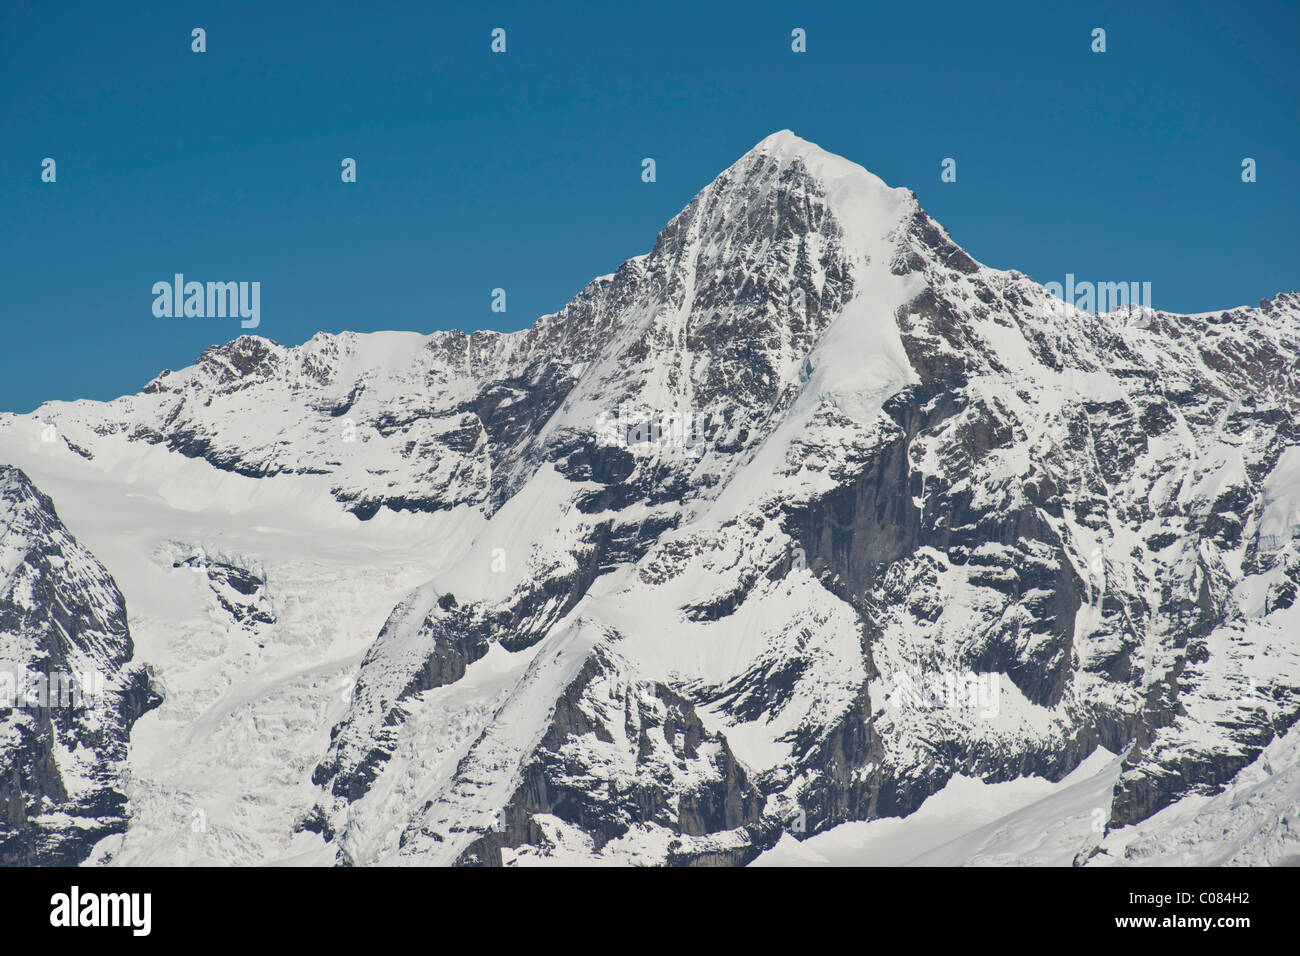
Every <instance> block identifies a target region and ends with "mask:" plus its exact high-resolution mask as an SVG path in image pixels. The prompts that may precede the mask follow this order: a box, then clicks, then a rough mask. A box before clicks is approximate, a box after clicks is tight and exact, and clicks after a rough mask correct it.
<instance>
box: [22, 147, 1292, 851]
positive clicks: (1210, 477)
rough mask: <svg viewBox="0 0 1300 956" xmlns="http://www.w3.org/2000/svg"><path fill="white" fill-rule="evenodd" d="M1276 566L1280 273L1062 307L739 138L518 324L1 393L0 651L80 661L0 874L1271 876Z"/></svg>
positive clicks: (1286, 397)
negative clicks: (691, 192) (1129, 301)
mask: <svg viewBox="0 0 1300 956" xmlns="http://www.w3.org/2000/svg"><path fill="white" fill-rule="evenodd" d="M1263 291H1264V290H1261V294H1263ZM269 319H270V317H269V316H268V320H269ZM164 321H167V320H164ZM171 321H176V320H171ZM269 324H271V322H270V321H268V325H269ZM1298 588H1300V295H1297V294H1296V293H1295V292H1287V293H1282V294H1278V295H1275V296H1274V297H1273V298H1271V299H1266V300H1263V301H1261V302H1260V303H1259V305H1258V307H1241V308H1235V309H1231V310H1228V311H1223V312H1210V313H1203V314H1197V315H1174V314H1169V313H1166V312H1161V311H1158V310H1155V309H1152V308H1150V307H1149V306H1148V305H1133V306H1130V307H1127V308H1123V309H1119V310H1116V311H1113V312H1102V313H1092V312H1088V311H1083V310H1080V309H1077V308H1075V307H1074V306H1073V305H1071V304H1065V303H1062V302H1061V300H1060V299H1058V298H1056V297H1055V296H1053V295H1052V294H1051V292H1050V291H1049V290H1048V289H1046V288H1045V287H1044V285H1042V284H1040V283H1039V282H1037V281H1034V280H1033V279H1031V278H1029V277H1028V276H1025V275H1022V274H1020V273H1018V272H1015V271H1001V270H996V269H991V268H988V267H986V266H983V265H981V264H980V263H979V262H977V261H976V260H975V259H973V258H972V257H971V256H970V255H968V254H967V253H966V252H965V251H963V250H962V249H961V248H960V247H959V246H958V245H956V243H955V242H954V241H953V240H952V239H951V238H950V237H949V235H948V233H947V232H946V231H945V230H944V228H943V227H942V226H940V225H939V224H938V223H936V222H935V221H934V220H933V219H931V218H930V217H929V216H928V215H927V214H926V212H925V211H924V210H923V209H922V208H921V207H920V205H919V204H918V202H917V200H916V197H915V196H914V194H912V193H911V192H909V191H908V190H906V189H899V188H891V187H889V186H887V185H885V183H883V182H882V181H881V180H879V179H878V178H876V177H875V176H873V175H872V174H871V173H869V172H867V171H866V170H865V169H863V168H862V167H860V166H858V165H856V164H854V163H851V162H849V161H847V160H844V159H841V158H839V157H837V156H834V155H831V154H829V153H827V152H825V151H823V150H822V149H820V148H819V147H817V146H815V145H813V144H811V143H809V142H806V141H804V140H802V139H800V138H798V137H797V136H795V135H793V134H792V133H790V132H788V131H782V132H778V133H775V134H773V135H771V136H769V137H767V138H766V139H764V140H762V142H760V143H759V144H758V145H757V146H755V147H754V148H753V149H752V150H750V151H749V152H748V153H746V154H745V155H744V156H743V157H742V158H741V159H740V160H739V161H737V162H736V163H735V164H734V165H733V166H731V167H730V168H729V169H727V170H726V171H724V172H723V173H722V174H721V175H720V176H718V177H717V178H716V179H715V180H714V181H713V182H712V183H710V184H709V185H708V186H706V187H705V188H704V189H703V190H702V191H701V192H700V193H699V194H698V195H696V196H695V198H694V199H692V200H691V202H690V203H689V204H688V205H687V206H686V208H685V209H683V210H682V211H681V212H680V213H679V214H678V215H677V216H676V217H675V218H673V219H672V221H671V222H669V223H668V224H667V226H666V227H665V228H664V229H663V231H662V232H661V233H660V234H659V236H658V237H657V239H656V240H655V242H654V246H653V248H652V249H651V251H650V252H649V253H647V254H645V255H642V256H638V257H635V258H632V259H629V260H628V261H626V262H624V263H623V264H622V265H621V266H620V267H619V269H618V270H617V271H616V272H614V273H613V274H611V275H606V276H602V277H600V278H597V279H594V280H593V281H592V282H591V283H589V284H588V285H587V287H586V288H585V289H583V290H582V291H581V292H580V293H579V294H578V295H577V296H576V297H575V298H574V299H573V300H572V301H571V302H569V303H568V304H567V305H566V306H565V307H564V308H563V309H561V310H560V311H559V312H557V313H555V314H552V315H546V316H543V317H541V318H540V319H538V320H537V321H536V323H535V324H534V325H532V326H531V327H530V328H528V329H525V330H523V331H519V332H513V333H499V332H474V333H471V334H467V333H464V332H459V331H439V332H434V333H432V334H428V335H425V334H418V333H414V332H379V333H369V334H355V333H342V334H339V335H330V334H325V333H320V334H318V335H316V336H315V337H314V338H312V339H311V340H310V341H308V342H306V343H304V344H303V345H300V346H296V347H285V346H282V345H279V344H277V343H275V342H274V341H271V340H269V339H267V338H263V337H261V336H256V335H244V336H241V337H239V338H237V339H235V340H234V341H232V342H230V343H228V344H226V345H221V346H214V347H212V348H209V349H207V350H206V351H205V352H204V353H203V354H202V355H201V356H199V358H198V359H197V361H196V362H195V364H193V365H192V366H190V367H188V368H185V369H181V370H179V371H170V370H169V371H164V372H162V373H161V374H160V375H158V377H156V378H155V379H154V380H153V381H151V382H149V383H148V384H147V385H145V386H144V388H143V389H142V390H141V391H140V392H139V393H138V394H135V395H129V396H125V397H122V398H119V399H116V400H114V401H110V402H96V401H76V402H49V403H47V404H45V405H42V406H41V407H40V408H38V409H37V410H36V411H35V412H33V413H31V414H30V415H14V414H4V415H3V416H0V669H3V670H6V671H7V672H10V673H15V674H16V673H39V674H51V675H52V674H55V673H63V672H72V673H84V672H89V671H95V672H97V673H100V674H102V675H103V686H102V689H101V692H100V693H98V694H97V695H95V697H94V699H93V700H92V701H89V702H83V705H82V706H78V707H70V706H62V705H60V703H59V702H58V701H56V700H54V699H53V698H50V699H44V700H37V701H35V702H34V703H32V702H24V701H22V700H14V701H12V703H13V706H9V707H7V708H4V707H0V811H2V812H0V862H4V863H6V864H79V863H87V864H111V865H140V864H192V863H200V864H205V863H206V864H234V865H254V864H267V863H293V864H306V865H374V864H384V865H393V864H397V865H503V864H505V865H516V866H522V865H539V864H541V865H544V864H548V863H551V864H554V863H563V864H574V863H578V864H599V863H605V864H638V865H745V864H750V863H754V862H758V863H760V864H762V863H781V862H800V861H802V862H818V861H845V860H848V861H852V862H858V863H872V862H921V863H924V862H959V863H979V862H984V863H1029V864H1055V865H1071V864H1074V865H1089V866H1096V865H1116V864H1142V863H1189V862H1197V863H1211V864H1287V863H1292V864H1293V863H1296V862H1297V861H1300V822H1298V821H1300V728H1296V727H1295V726H1294V725H1295V723H1296V721H1297V718H1300V607H1298V606H1297V604H1296V597H1297V589H1298ZM967 685H969V687H970V688H971V689H972V694H971V695H966V694H965V693H964V691H965V689H966V688H967ZM927 686H930V687H944V686H947V687H948V688H949V689H953V688H955V689H956V691H957V692H956V693H948V694H943V693H940V694H931V693H924V692H923V689H924V688H925V687H927ZM976 687H977V689H978V693H975V692H974V690H975V689H976ZM968 696H969V697H970V698H978V699H976V700H975V701H974V703H975V706H969V704H970V703H971V701H970V700H968ZM0 703H3V702H0ZM963 800H966V801H968V802H969V805H970V807H971V808H972V809H971V812H970V814H969V815H968V817H967V825H966V826H964V827H962V828H959V829H958V830H957V831H951V830H944V829H943V828H942V827H936V826H933V825H926V824H925V823H924V821H925V820H926V819H927V817H926V814H927V810H926V809H925V808H926V807H934V806H938V805H940V804H943V805H946V806H948V807H949V808H950V809H951V808H952V807H954V806H958V807H960V806H961V805H962V801H963ZM927 801H932V802H929V803H927ZM935 801H937V803H936V802H935ZM976 807H978V808H980V809H979V810H978V812H977V811H976V809H975V808H976ZM989 807H992V808H993V810H989ZM981 814H983V815H981ZM882 820H893V821H894V822H895V824H896V825H897V826H901V827H907V826H914V827H915V829H914V830H912V831H899V832H905V833H906V832H911V833H913V834H914V839H913V840H912V842H911V843H910V844H909V845H910V849H909V850H908V851H907V852H906V853H903V854H902V855H901V856H899V855H898V853H897V848H895V851H894V856H887V855H885V854H884V851H883V850H882V849H880V847H881V844H879V843H878V842H877V843H873V842H872V835H873V834H877V833H878V832H880V831H879V825H880V822H881V821H882ZM909 821H912V823H909ZM949 823H951V821H949ZM873 827H875V828H876V829H872V828H873ZM873 847H875V848H876V849H873ZM877 851H879V852H877Z"/></svg>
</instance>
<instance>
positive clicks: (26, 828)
mask: <svg viewBox="0 0 1300 956" xmlns="http://www.w3.org/2000/svg"><path fill="white" fill-rule="evenodd" d="M130 659H131V636H130V633H129V632H128V629H127V621H126V608H125V606H124V604H123V601H122V595H121V594H120V593H119V591H118V589H117V585H116V584H115V583H114V582H113V579H112V578H111V577H110V576H109V575H108V572H107V571H105V570H104V568H103V566H101V565H100V564H99V562H98V561H96V560H95V558H94V556H93V555H91V554H90V552H88V551H87V550H86V549H85V548H84V547H82V546H81V545H80V544H78V543H77V541H76V540H75V539H74V538H73V537H72V536H71V535H70V534H69V533H68V531H67V529H66V528H64V526H63V524H62V522H60V521H59V517H58V515H57V514H56V513H55V510H54V503H53V502H52V501H51V500H50V499H49V498H48V497H46V496H45V495H43V494H42V493H41V492H40V491H39V490H37V489H36V487H35V486H34V485H32V483H31V482H30V481H29V480H28V478H27V476H26V475H25V474H23V473H22V472H21V471H19V470H18V469H16V468H11V467H8V466H0V863H3V864H5V865H24V866H27V865H58V866H71V865H75V864H77V863H79V862H81V861H82V860H83V859H85V857H86V856H87V854H89V852H90V850H91V848H92V847H93V846H94V844H95V842H96V841H97V840H99V839H101V838H103V837H104V836H107V835H109V834H111V833H119V832H121V831H123V830H124V829H125V828H126V823H127V819H126V798H125V797H124V796H123V794H122V792H121V791H120V789H119V788H118V783H117V774H118V771H119V766H118V765H119V763H120V762H121V761H122V760H124V758H125V757H126V748H127V737H128V734H129V733H130V729H131V725H132V724H133V723H134V722H135V720H136V719H137V718H138V717H139V716H140V715H141V714H143V713H144V712H145V711H147V710H148V709H149V708H150V707H152V706H154V705H155V704H156V703H157V702H158V697H157V695H156V692H155V691H154V689H153V687H152V686H151V683H150V680H149V676H148V674H147V673H146V672H145V671H144V670H141V669H132V668H130V667H128V663H129V661H130Z"/></svg>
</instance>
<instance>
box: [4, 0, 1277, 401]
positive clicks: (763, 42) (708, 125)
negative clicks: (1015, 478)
mask: <svg viewBox="0 0 1300 956" xmlns="http://www.w3.org/2000/svg"><path fill="white" fill-rule="evenodd" d="M196 26H201V27H203V28H205V29H206V31H207V52H206V53H204V54H196V53H192V52H191V50H190V42H191V41H190V31H191V29H192V28H193V27H196ZM493 27H504V28H505V29H506V31H507V52H506V53H505V54H504V55H493V54H492V53H491V52H490V50H489V44H490V35H489V34H490V31H491V30H492V28H493ZM795 27H802V28H804V29H805V30H806V31H807V37H808V40H807V43H808V52H807V53H805V54H795V53H793V52H791V50H790V31H791V30H792V29H793V28H795ZM1094 27H1103V28H1105V29H1106V31H1107V52H1106V53H1104V54H1094V53H1092V52H1091V50H1090V44H1091V37H1090V32H1091V30H1092V29H1093V28H1094ZM1298 50H1300V5H1298V4H1296V3H1295V2H1294V0H1286V2H1258V3H1249V4H1229V3H1222V2H1217V3H1207V2H1200V0H1190V2H1170V3H1149V2H1148V3H1143V2H1119V3H1079V4H1062V3H1044V2H1025V3H996V2H990V3H971V2H956V3H935V2H927V3H890V4H874V3H862V2H844V3H808V4H802V3H790V2H784V3H766V2H758V3H734V4H714V3H702V2H692V3H677V2H666V0H665V2H660V0H655V2H652V3H648V4H635V3H621V4H610V3H591V4H581V5H579V4H572V3H568V4H566V3H562V2H555V3H536V2H534V3H529V4H491V3H484V4H477V3H475V4H449V3H431V2H420V3H414V2H412V3H401V4H399V3H387V2H365V3H351V4H340V3H329V2H321V3H311V4H300V3H299V4H279V3H276V2H272V0H258V2H252V3H246V2H224V0H223V2H221V3H215V4H197V3H190V2H176V0H166V2H153V0H143V2H131V3H111V4H108V3H102V2H101V3H62V2H61V3H51V2H48V0H42V2H39V3H35V2H26V0H5V2H4V3H3V4H2V5H0V225H2V226H3V228H0V288H3V292H4V299H3V306H2V307H3V310H4V311H3V318H2V319H0V321H3V337H0V360H2V364H0V410H10V411H28V410H30V409H32V408H33V407H35V406H36V405H37V404H38V403H39V402H40V401H42V400H45V399H53V398H59V399H74V398H111V397H114V396H116V395H120V394H125V393H130V392H135V391H137V390H139V388H140V387H141V386H142V385H143V384H144V383H145V382H146V381H148V380H149V379H150V378H152V377H153V376H154V375H155V374H156V373H157V372H159V371H160V370H162V369H163V368H180V367H182V366H184V365H187V364H189V363H190V362H192V361H193V360H194V358H195V357H196V356H197V355H198V353H199V352H200V351H202V349H203V348H205V347H206V346H208V345H210V344H213V343H217V342H225V341H228V340H230V339H232V338H235V337H236V336H237V335H239V334H240V332H241V329H240V328H239V323H238V320H237V319H188V320H187V319H159V318H155V317H154V316H153V313H152V303H153V296H152V293H151V288H152V285H153V283H154V282H157V281H160V280H170V278H171V276H172V275H173V273H176V272H183V273H185V275H186V276H187V278H190V279H197V280H200V281H206V280H250V281H251V280H258V281H260V282H261V283H262V298H261V313H262V315H261V326H260V328H258V329H257V332H258V333H259V334H262V335H265V336H268V337H270V338H273V339H275V340H277V341H279V342H283V343H286V344H296V343H299V342H302V341H304V340H306V339H308V338H310V337H311V335H312V334H314V333H315V332H316V331H318V330H322V329H323V330H326V331H331V332H333V331H341V330H344V329H355V330H361V331H367V330H375V329H414V330H419V331H431V330H434V329H440V328H463V329H475V328H497V329H516V328H520V327H523V326H526V325H528V324H530V323H531V322H532V321H533V320H534V319H535V318H536V317H537V316H538V315H541V314H544V313H547V312H552V311H554V310H556V309H558V308H559V307H561V306H562V305H563V304H564V303H565V302H566V301H567V300H568V299H569V298H570V297H571V296H572V295H573V294H574V293H576V292H577V291H578V290H579V289H581V288H582V287H583V285H585V284H586V282H587V281H588V280H589V279H590V278H592V277H593V276H596V275H600V274H603V273H606V272H610V271H612V270H614V269H615V268H616V267H617V266H618V264H619V263H620V262H622V261H623V260H624V259H626V258H628V257H630V256H634V255H638V254H641V253H643V252H646V251H647V250H648V249H649V248H650V246H651V245H652V244H653V241H654V237H655V235H656V233H657V232H658V230H659V229H660V228H661V227H662V226H663V225H664V223H665V222H667V220H668V219H669V218H670V217H671V216H672V215H674V214H675V213H676V212H677V211H678V210H679V209H680V208H681V207H682V206H683V205H685V204H686V202H687V201H689V199H690V197H691V196H692V195H693V194H694V193H695V192H697V191H698V190H699V189H700V188H702V187H703V186H704V185H706V184H707V183H708V182H709V181H710V180H711V179H712V178H713V177H714V176H715V175H717V173H719V172H720V171H721V170H722V169H724V168H725V167H726V166H728V165H729V164H730V163H732V162H733V161H735V160H736V159H737V158H738V157H739V156H740V155H741V154H742V153H744V152H745V151H746V150H747V149H748V148H749V147H750V146H752V145H753V144H754V143H756V142H757V141H758V140H760V139H762V138H763V137H764V136H765V135H767V134H768V133H771V132H773V131H774V130H778V129H783V128H789V129H792V130H794V131H795V132H796V133H798V134H799V135H801V136H803V137H804V138H806V139H810V140H812V141H814V142H816V143H819V144H821V145H822V146H824V147H825V148H827V149H829V150H831V151H833V152H836V153H840V154H842V155H844V156H847V157H848V158H850V159H852V160H854V161H856V162H859V163H861V164H862V165H864V166H866V167H867V168H868V169H870V170H872V171H873V172H874V173H876V174H877V175H879V176H880V177H882V178H883V179H884V180H885V181H886V182H888V183H890V184H891V185H900V186H907V187H910V188H912V189H914V190H915V191H916V193H917V195H918V197H919V198H920V200H921V203H922V205H924V206H925V208H926V209H927V210H928V211H929V212H930V213H931V214H932V215H933V216H934V217H935V218H937V219H938V220H939V221H941V222H942V223H943V224H944V225H945V226H947V227H948V229H949V231H950V232H951V233H952V235H953V237H954V238H955V239H956V240H957V241H958V242H959V243H960V244H961V245H963V246H964V247H965V248H966V249H967V250H968V251H969V252H970V253H971V254H972V255H974V256H975V257H976V258H977V259H979V260H981V261H982V262H985V263H987V264H989V265H992V266H997V267H1000V268H1016V269H1020V270H1021V271H1022V272H1026V273H1028V274H1029V275H1032V276H1034V277H1035V278H1037V279H1038V280H1039V281H1041V282H1047V281H1051V280H1056V281H1063V280H1064V277H1065V274H1066V273H1067V272H1073V273H1074V274H1075V275H1076V276H1077V277H1079V278H1080V279H1093V280H1107V281H1130V280H1143V281H1150V282H1151V283H1152V289H1153V299H1154V304H1155V305H1156V306H1157V307H1158V308H1164V309H1171V310H1175V311H1181V312H1191V311H1204V310H1209V309H1214V308H1225V307H1229V306H1233V305H1239V304H1252V305H1253V304H1255V303H1256V302H1257V301H1258V300H1259V299H1260V298H1261V297H1264V296H1271V295H1273V294H1274V293H1277V292H1280V291H1287V290H1297V289H1300V215H1298V213H1300V53H1298V52H1297V51H1298ZM46 156H50V157H53V158H55V160H56V161H57V163H58V166H57V176H58V180H57V182H56V183H54V184H44V183H42V182H41V181H40V173H41V161H42V159H43V158H44V157H46ZM345 156H350V157H354V158H356V160H357V163H358V182H357V183H355V184H352V185H345V184H343V183H342V182H341V181H340V178H339V173H340V165H339V164H340V161H341V160H342V158H343V157H345ZM646 156H651V157H654V159H655V160H656V163H657V175H658V181H657V182H655V183H653V184H647V183H643V182H642V181H641V175H640V173H641V160H642V158H643V157H646ZM1246 156H1250V157H1253V158H1254V159H1256V161H1257V163H1258V182H1256V183H1253V184H1245V183H1242V181H1241V176H1240V172H1241V161H1242V158H1243V157H1246ZM944 157H953V158H955V159H956V160H957V163H958V167H957V172H958V176H957V182H956V183H953V184H946V183H942V182H941V181H940V163H941V160H942V159H943V158H944ZM496 287H503V288H505V289H506V290H507V293H508V299H507V303H508V311H507V312H506V313H504V314H501V313H494V312H492V311H491V310H490V305H491V290H492V289H493V288H496Z"/></svg>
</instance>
